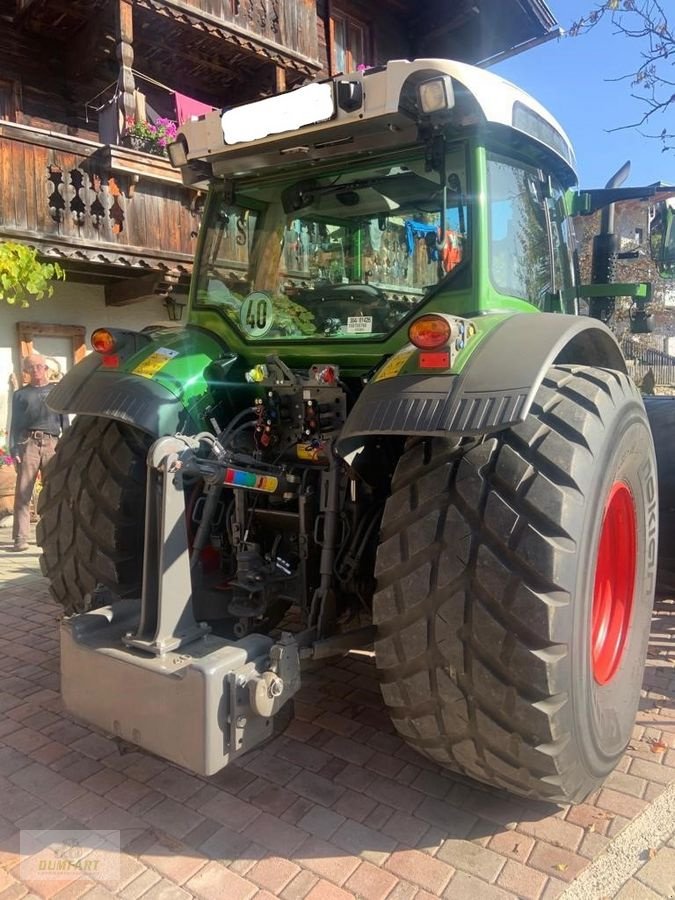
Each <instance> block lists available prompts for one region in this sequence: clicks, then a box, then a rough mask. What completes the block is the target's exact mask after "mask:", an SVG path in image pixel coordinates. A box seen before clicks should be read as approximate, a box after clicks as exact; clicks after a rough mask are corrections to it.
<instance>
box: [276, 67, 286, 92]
mask: <svg viewBox="0 0 675 900" xmlns="http://www.w3.org/2000/svg"><path fill="white" fill-rule="evenodd" d="M274 88H275V90H276V92H277V94H283V93H284V91H285V90H286V69H284V67H283V66H275V67H274Z"/></svg>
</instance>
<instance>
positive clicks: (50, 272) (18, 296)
mask: <svg viewBox="0 0 675 900" xmlns="http://www.w3.org/2000/svg"><path fill="white" fill-rule="evenodd" d="M65 277H66V273H65V272H64V271H63V269H62V268H61V266H60V265H59V264H58V263H43V262H40V260H39V259H38V254H37V250H35V249H34V248H33V247H26V246H25V244H16V243H14V242H12V241H8V242H7V243H5V244H0V301H2V300H4V301H5V303H8V304H10V306H13V305H15V304H16V305H17V306H21V307H25V306H29V300H42V299H43V297H51V295H52V294H53V292H54V285H53V284H51V282H52V280H56V279H58V280H61V281H63V280H65Z"/></svg>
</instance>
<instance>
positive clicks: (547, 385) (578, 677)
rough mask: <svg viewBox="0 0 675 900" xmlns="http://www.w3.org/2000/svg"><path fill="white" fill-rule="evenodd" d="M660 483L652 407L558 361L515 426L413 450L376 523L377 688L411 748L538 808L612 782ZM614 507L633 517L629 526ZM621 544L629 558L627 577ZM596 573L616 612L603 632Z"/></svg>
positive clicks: (635, 685)
mask: <svg viewBox="0 0 675 900" xmlns="http://www.w3.org/2000/svg"><path fill="white" fill-rule="evenodd" d="M467 447H468V449H467ZM655 490H656V463H655V457H654V449H653V444H652V439H651V434H650V431H649V426H648V423H647V419H646V415H645V411H644V407H643V405H642V402H641V399H640V396H639V394H638V392H637V390H636V388H635V386H634V385H633V383H632V382H631V381H630V379H629V378H628V377H627V376H625V375H623V374H621V373H618V372H613V371H606V370H600V369H592V368H586V367H583V368H582V367H563V366H557V367H554V368H552V369H551V370H550V371H549V372H548V374H547V376H546V378H545V379H544V382H543V383H542V385H541V387H540V389H539V391H538V392H537V395H536V398H535V401H534V404H533V406H532V410H531V412H530V414H529V415H528V417H527V419H526V420H525V422H523V423H522V424H521V425H518V426H516V427H514V428H512V429H510V430H508V431H505V432H501V433H499V434H497V435H494V436H490V437H486V438H484V439H483V440H480V441H478V442H471V443H470V444H467V443H466V442H464V443H463V444H462V445H458V444H457V443H453V442H452V441H450V440H449V439H429V440H423V441H418V442H415V443H413V444H411V445H410V446H409V447H408V448H407V450H406V452H405V453H404V455H403V456H402V458H401V460H400V461H399V464H398V467H397V470H396V473H395V476H394V480H393V484H392V494H391V497H390V498H389V500H388V502H387V506H386V509H385V513H384V517H383V522H382V532H381V544H380V547H379V550H378V556H377V566H376V574H377V578H378V587H377V592H376V595H375V598H374V619H375V622H376V624H377V626H378V638H377V640H376V644H375V649H376V658H377V665H378V668H379V670H380V675H381V686H382V693H383V696H384V700H385V702H386V704H387V705H388V706H389V710H390V713H391V716H392V720H393V722H394V725H395V726H396V728H397V729H398V731H399V732H400V734H401V735H402V736H403V737H404V738H405V739H406V741H407V742H408V743H409V744H411V745H412V746H413V747H415V748H416V749H417V750H419V751H420V752H421V753H423V754H424V755H426V756H428V757H430V758H431V759H433V760H435V761H436V762H438V763H440V764H441V765H444V766H447V767H448V768H451V769H454V770H456V771H458V772H460V773H462V774H464V775H467V776H470V777H471V778H475V779H477V780H479V781H482V782H486V783H487V784H490V785H494V786H495V787H499V788H504V789H506V790H508V791H510V792H512V793H515V794H519V795H521V796H526V797H531V798H538V799H542V800H550V801H573V802H577V801H580V800H582V799H583V798H584V797H586V796H587V795H588V793H589V792H590V791H592V790H593V789H594V788H596V787H597V786H598V785H599V784H600V783H601V782H602V781H603V780H604V778H605V777H606V776H607V775H608V774H609V773H610V772H611V771H612V769H613V768H614V766H615V765H616V763H617V761H618V760H619V758H620V757H621V755H622V754H623V752H624V750H625V747H626V745H627V743H628V741H629V738H630V735H631V731H632V727H633V724H634V719H635V711H636V708H637V704H638V699H639V692H640V686H641V683H642V671H643V665H644V658H645V652H646V645H647V640H648V637H649V626H650V620H651V609H652V603H653V594H654V579H655V566H656V540H657V534H656V516H657V508H656V496H655ZM617 496H619V498H620V502H619V504H618V506H617V503H616V497H617ZM612 498H614V500H612ZM621 501H623V502H624V506H625V503H626V502H628V504H629V506H630V509H632V510H634V516H632V517H631V516H630V515H629V516H628V517H627V519H626V521H627V522H628V525H627V526H626V528H623V524H622V519H621V516H625V508H623V509H622V508H621ZM631 518H632V519H633V522H632V525H631V524H630V520H631ZM622 528H623V530H622ZM613 538H617V539H618V540H619V543H621V541H623V545H624V549H625V553H624V555H625V556H628V557H630V559H629V560H628V562H627V564H626V565H624V566H623V568H619V570H618V571H619V573H623V575H621V574H620V575H619V576H617V577H616V578H615V576H614V575H613V568H612V562H613V557H612V555H611V553H609V552H608V549H609V550H610V551H611V546H612V544H611V541H612V539H613ZM631 541H632V542H633V545H634V546H633V547H632V550H631V549H630V547H631ZM598 557H600V560H601V561H600V562H598V563H597V568H598V570H599V571H600V572H601V575H600V576H599V580H598V582H597V583H596V562H597V560H598ZM603 578H604V579H605V580H608V581H609V583H610V586H611V593H610V596H611V597H612V598H614V599H615V600H616V603H615V606H612V607H611V609H613V610H615V611H617V614H618V619H617V620H616V621H615V620H614V619H610V625H609V626H608V627H607V628H606V629H605V630H604V631H603V627H602V616H603V609H604V607H603V603H604V602H605V599H606V590H605V588H606V584H605V581H603ZM621 579H623V582H622V581H621ZM622 591H623V592H624V594H622ZM624 595H625V596H624ZM622 597H623V600H624V605H623V606H622V605H621V602H620V601H621V598H622ZM631 600H632V607H631V603H630V601H631ZM622 615H623V616H624V618H623V619H622V618H621V616H622ZM598 621H600V626H598V624H597V622H598ZM616 622H618V625H619V626H622V627H623V626H625V628H624V632H621V634H622V635H623V636H622V637H621V639H620V640H619V641H618V642H617V644H616V647H613V645H612V642H611V641H610V640H609V638H608V635H611V634H613V633H614V632H616V628H615V627H614V626H615V625H616ZM613 629H614V631H613ZM617 633H618V632H617ZM614 650H617V653H616V654H614V656H613V655H612V654H613V652H614ZM592 651H597V652H592ZM608 675H609V677H608Z"/></svg>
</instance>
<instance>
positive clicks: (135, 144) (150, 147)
mask: <svg viewBox="0 0 675 900" xmlns="http://www.w3.org/2000/svg"><path fill="white" fill-rule="evenodd" d="M122 143H123V144H124V146H125V147H130V148H131V149H132V150H140V151H141V152H142V153H152V155H153V156H166V151H165V149H164V147H160V145H159V144H158V143H156V141H152V140H149V139H148V138H143V137H139V136H138V135H136V134H125V135H124V137H123V138H122Z"/></svg>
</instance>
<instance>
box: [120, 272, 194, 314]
mask: <svg viewBox="0 0 675 900" xmlns="http://www.w3.org/2000/svg"><path fill="white" fill-rule="evenodd" d="M178 279H179V275H178V274H173V273H170V272H150V273H149V274H148V275H138V276H136V277H135V278H124V279H121V280H120V281H117V282H113V283H111V284H106V286H105V305H106V306H129V305H130V304H131V303H140V302H142V301H143V300H149V299H151V298H152V297H160V298H161V297H168V295H169V294H170V293H171V292H172V291H173V288H174V285H175V284H177V283H178Z"/></svg>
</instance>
